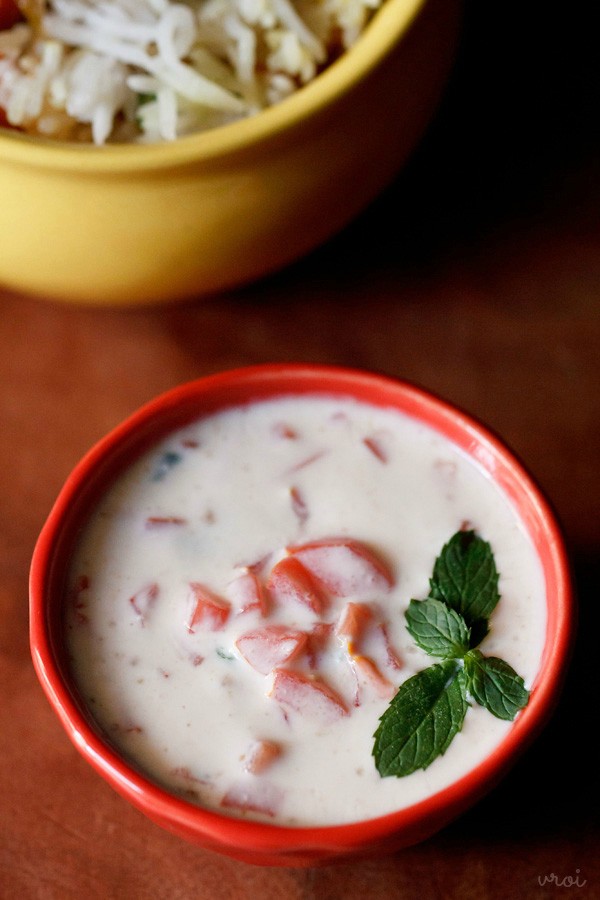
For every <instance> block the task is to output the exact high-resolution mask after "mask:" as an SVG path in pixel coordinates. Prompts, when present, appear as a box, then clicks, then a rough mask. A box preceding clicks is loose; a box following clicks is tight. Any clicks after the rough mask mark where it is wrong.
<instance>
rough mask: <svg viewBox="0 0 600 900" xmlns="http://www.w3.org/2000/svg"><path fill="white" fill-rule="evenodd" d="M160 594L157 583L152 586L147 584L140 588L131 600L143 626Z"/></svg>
mask: <svg viewBox="0 0 600 900" xmlns="http://www.w3.org/2000/svg"><path fill="white" fill-rule="evenodd" d="M158 592H159V588H158V585H157V584H156V582H152V584H147V585H145V586H144V587H143V588H140V590H139V591H138V592H137V593H136V594H134V595H133V597H130V598H129V602H130V604H131V606H132V607H133V610H134V612H135V614H136V616H137V617H138V619H139V620H140V622H141V623H142V625H144V623H145V621H146V618H147V616H148V613H149V612H150V608H151V607H152V605H153V603H154V601H155V600H156V598H157V597H158Z"/></svg>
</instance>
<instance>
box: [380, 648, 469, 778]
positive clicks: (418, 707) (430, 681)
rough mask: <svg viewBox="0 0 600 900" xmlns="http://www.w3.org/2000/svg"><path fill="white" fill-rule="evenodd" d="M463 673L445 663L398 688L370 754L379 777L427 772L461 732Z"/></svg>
mask: <svg viewBox="0 0 600 900" xmlns="http://www.w3.org/2000/svg"><path fill="white" fill-rule="evenodd" d="M467 708H468V703H467V693H466V678H465V673H464V670H463V669H462V668H461V667H460V666H459V665H458V664H457V663H456V662H455V661H454V660H445V661H444V662H441V663H436V664H435V665H433V666H430V667H429V668H428V669H424V670H423V671H421V672H417V674H416V675H413V676H412V678H409V679H408V680H407V681H405V682H404V684H402V685H401V686H400V688H399V690H398V693H397V694H396V696H395V697H394V699H393V700H392V701H391V703H390V705H389V706H388V708H387V710H386V711H385V712H384V714H383V716H382V717H381V719H380V724H379V727H378V729H377V731H376V732H375V735H374V738H375V744H374V746H373V756H374V757H375V765H376V766H377V771H378V772H379V774H380V775H382V776H383V777H385V776H388V775H395V776H396V777H398V778H401V777H403V776H405V775H410V774H412V772H415V771H416V770H417V769H426V768H427V767H428V766H429V765H431V763H432V762H433V760H434V759H436V757H438V756H441V755H442V754H443V753H444V752H445V751H446V749H447V748H448V746H449V745H450V742H451V741H452V739H453V737H454V735H455V734H457V732H459V731H460V729H461V728H462V724H463V721H464V718H465V715H466V712H467Z"/></svg>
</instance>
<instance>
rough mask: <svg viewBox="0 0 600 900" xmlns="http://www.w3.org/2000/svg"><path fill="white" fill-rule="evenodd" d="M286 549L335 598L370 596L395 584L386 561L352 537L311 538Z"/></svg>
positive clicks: (387, 589)
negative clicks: (318, 539) (312, 539)
mask: <svg viewBox="0 0 600 900" xmlns="http://www.w3.org/2000/svg"><path fill="white" fill-rule="evenodd" d="M288 552H289V553H291V554H292V556H293V557H294V558H296V559H298V560H300V562H301V563H302V565H303V566H305V568H307V569H308V570H309V571H310V572H311V574H312V575H313V576H314V577H315V578H316V580H317V582H319V584H321V585H322V586H323V587H324V588H325V590H327V591H328V592H329V593H330V594H333V595H334V596H335V597H356V596H361V597H363V596H371V595H373V594H377V593H380V592H382V591H389V589H390V587H392V585H393V583H394V579H393V577H392V574H391V572H390V570H389V569H388V567H387V566H386V565H385V563H383V562H382V561H381V560H380V559H379V558H378V557H377V556H376V555H375V554H374V553H373V551H372V550H371V549H370V548H369V547H367V546H366V545H365V544H362V543H360V542H359V541H355V540H353V539H351V538H328V539H324V540H320V541H311V542H310V543H308V544H301V545H299V546H296V547H288Z"/></svg>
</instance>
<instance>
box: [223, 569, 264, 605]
mask: <svg viewBox="0 0 600 900" xmlns="http://www.w3.org/2000/svg"><path fill="white" fill-rule="evenodd" d="M225 593H226V594H227V598H228V599H229V600H231V602H232V604H233V606H234V607H235V608H236V609H237V611H238V612H239V613H245V612H251V611H252V610H254V609H255V610H258V611H259V612H260V614H261V616H266V614H267V597H266V594H265V591H264V589H263V586H262V584H261V583H260V581H259V580H258V578H257V576H256V575H255V573H254V572H252V571H250V570H248V571H246V572H242V573H241V574H240V575H238V576H237V577H236V578H234V579H233V581H230V582H229V584H228V585H227V588H226V591H225Z"/></svg>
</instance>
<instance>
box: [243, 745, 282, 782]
mask: <svg viewBox="0 0 600 900" xmlns="http://www.w3.org/2000/svg"><path fill="white" fill-rule="evenodd" d="M280 756H281V745H280V744H276V743H275V741H254V743H253V744H252V745H251V746H250V747H249V748H248V751H247V753H246V755H245V757H244V760H245V761H244V768H245V770H246V771H247V772H251V773H252V774H253V775H260V774H261V773H262V772H264V771H265V769H268V768H269V766H270V765H272V764H273V763H274V762H275V760H276V759H278V758H279V757H280Z"/></svg>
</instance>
